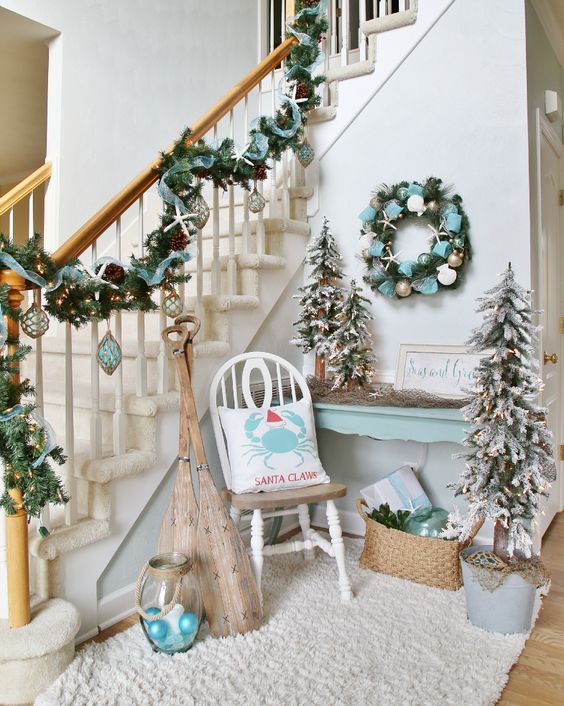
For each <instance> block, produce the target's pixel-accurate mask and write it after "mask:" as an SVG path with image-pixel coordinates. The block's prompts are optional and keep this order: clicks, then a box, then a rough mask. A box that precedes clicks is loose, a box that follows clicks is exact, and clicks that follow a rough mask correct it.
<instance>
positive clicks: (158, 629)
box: [147, 620, 168, 642]
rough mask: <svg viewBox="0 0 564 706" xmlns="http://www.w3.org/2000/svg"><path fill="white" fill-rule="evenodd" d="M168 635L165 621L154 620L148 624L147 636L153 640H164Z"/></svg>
mask: <svg viewBox="0 0 564 706" xmlns="http://www.w3.org/2000/svg"><path fill="white" fill-rule="evenodd" d="M167 633H168V625H167V624H166V622H165V621H164V620H153V621H152V622H148V623H147V634H148V635H149V637H150V638H151V639H152V640H155V641H157V642H158V641H159V640H164V639H165V637H166V636H167Z"/></svg>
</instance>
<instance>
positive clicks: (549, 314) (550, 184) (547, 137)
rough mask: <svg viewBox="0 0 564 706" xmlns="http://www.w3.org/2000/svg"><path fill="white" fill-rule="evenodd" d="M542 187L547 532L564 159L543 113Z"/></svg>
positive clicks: (554, 492) (552, 501) (556, 418)
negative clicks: (563, 164) (548, 445)
mask: <svg viewBox="0 0 564 706" xmlns="http://www.w3.org/2000/svg"><path fill="white" fill-rule="evenodd" d="M537 126H538V130H537V138H538V141H539V144H538V158H539V159H538V168H539V174H538V187H539V192H540V193H539V194H538V196H539V223H538V229H539V263H538V264H539V275H538V293H539V296H538V303H539V307H540V309H541V310H542V311H543V314H542V317H541V323H542V327H543V328H542V332H541V335H540V354H541V374H542V378H543V381H544V384H545V388H544V399H543V401H544V404H545V405H546V407H547V408H548V426H549V428H550V430H551V431H552V433H553V435H554V447H555V448H554V451H555V456H556V464H557V470H558V475H557V478H556V481H555V482H554V483H553V484H552V488H551V490H550V496H549V498H548V500H547V501H546V502H545V503H543V514H541V516H540V517H539V525H540V527H539V529H540V532H541V535H542V534H544V532H545V531H546V529H547V527H548V526H549V524H550V523H551V521H552V519H553V517H554V515H555V514H556V513H557V512H559V511H560V510H561V509H562V498H561V485H562V482H561V473H560V465H561V464H560V444H561V441H562V438H561V437H562V435H561V399H562V389H561V374H560V371H561V366H562V362H561V361H560V357H561V351H560V338H561V334H560V316H561V299H560V297H561V287H560V277H561V272H562V268H561V265H560V258H561V253H560V233H561V231H560V169H561V164H560V156H561V153H562V142H561V140H560V137H559V136H558V135H557V134H556V132H555V130H554V129H553V128H552V126H551V125H550V123H548V121H546V119H545V118H544V116H542V115H541V114H540V111H539V113H538V121H537Z"/></svg>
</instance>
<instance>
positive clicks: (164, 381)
mask: <svg viewBox="0 0 564 706" xmlns="http://www.w3.org/2000/svg"><path fill="white" fill-rule="evenodd" d="M165 296H166V294H165V293H164V292H163V290H162V289H161V294H160V303H159V306H160V311H159V331H162V330H163V329H165V328H166V327H167V326H168V323H167V320H166V314H165V313H164V311H163V301H164V299H165ZM157 371H158V372H157V375H158V381H157V392H158V393H159V394H160V395H162V394H164V393H165V392H168V391H169V386H168V349H167V345H166V343H165V342H164V341H163V340H162V338H161V339H160V343H159V355H158V357H157Z"/></svg>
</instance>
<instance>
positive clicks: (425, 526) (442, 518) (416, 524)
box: [403, 507, 448, 537]
mask: <svg viewBox="0 0 564 706" xmlns="http://www.w3.org/2000/svg"><path fill="white" fill-rule="evenodd" d="M447 522H448V512H447V511H446V510H443V509H442V507H433V508H431V507H425V508H420V509H419V510H416V511H415V512H414V513H412V514H411V515H410V516H409V517H408V518H407V520H406V522H405V525H404V527H403V531H404V532H408V533H409V534H415V535H417V536H418V537H438V536H439V535H440V534H441V532H442V531H443V530H444V529H445V527H446V525H447Z"/></svg>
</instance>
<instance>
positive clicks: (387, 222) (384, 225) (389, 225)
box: [376, 211, 398, 233]
mask: <svg viewBox="0 0 564 706" xmlns="http://www.w3.org/2000/svg"><path fill="white" fill-rule="evenodd" d="M376 223H378V225H381V226H382V231H383V232H384V233H385V232H386V228H392V229H393V230H397V229H398V227H397V226H395V225H394V224H393V223H392V222H391V220H390V218H389V216H388V214H387V213H386V212H385V211H384V216H383V220H381V221H376Z"/></svg>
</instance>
